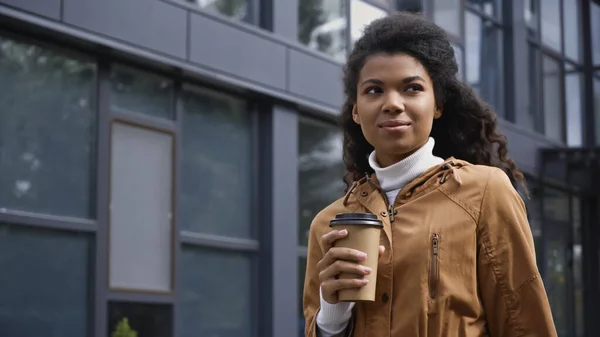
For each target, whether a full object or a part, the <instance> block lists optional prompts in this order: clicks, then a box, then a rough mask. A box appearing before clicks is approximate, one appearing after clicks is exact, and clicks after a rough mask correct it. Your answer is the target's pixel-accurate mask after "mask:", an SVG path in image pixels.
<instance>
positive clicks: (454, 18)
mask: <svg viewBox="0 0 600 337" xmlns="http://www.w3.org/2000/svg"><path fill="white" fill-rule="evenodd" d="M460 4H461V0H433V19H434V21H435V23H437V24H438V25H439V26H440V27H442V28H444V29H445V30H447V31H448V32H449V33H451V34H453V35H456V36H461V23H462V20H461V16H460V14H461V5H460Z"/></svg>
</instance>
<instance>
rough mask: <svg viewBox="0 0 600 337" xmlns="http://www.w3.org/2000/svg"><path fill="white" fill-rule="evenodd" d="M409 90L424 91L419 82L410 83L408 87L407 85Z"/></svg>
mask: <svg viewBox="0 0 600 337" xmlns="http://www.w3.org/2000/svg"><path fill="white" fill-rule="evenodd" d="M406 90H407V91H422V90H423V87H422V86H420V85H418V84H413V85H409V86H408V87H406Z"/></svg>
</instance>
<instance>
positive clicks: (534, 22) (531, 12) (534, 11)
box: [523, 0, 538, 35]
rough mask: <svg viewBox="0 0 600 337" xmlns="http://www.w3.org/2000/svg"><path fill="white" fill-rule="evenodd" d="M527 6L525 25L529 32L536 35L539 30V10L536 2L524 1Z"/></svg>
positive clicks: (533, 0) (534, 0)
mask: <svg viewBox="0 0 600 337" xmlns="http://www.w3.org/2000/svg"><path fill="white" fill-rule="evenodd" d="M523 4H524V5H525V23H526V24H527V28H528V32H529V34H530V35H534V34H535V32H536V31H537V30H538V8H537V1H536V0H523Z"/></svg>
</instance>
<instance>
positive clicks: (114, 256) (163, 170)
mask: <svg viewBox="0 0 600 337" xmlns="http://www.w3.org/2000/svg"><path fill="white" fill-rule="evenodd" d="M110 152H111V156H110V165H111V168H110V170H111V171H110V215H109V218H110V230H109V236H110V237H109V260H110V261H109V267H110V270H109V275H110V287H111V288H118V289H122V290H123V289H127V290H143V291H161V292H169V291H170V290H171V288H172V287H171V278H172V270H171V251H172V246H171V242H172V240H171V239H172V228H173V227H172V222H171V218H172V217H171V207H172V200H171V197H172V194H173V188H172V186H173V172H172V166H173V137H172V135H171V134H169V133H164V132H159V131H155V130H150V129H145V128H141V127H136V126H133V125H128V124H122V123H115V124H113V126H112V135H111V151H110ZM133 242H135V244H132V243H133ZM131 266H135V268H131Z"/></svg>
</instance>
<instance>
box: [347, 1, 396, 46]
mask: <svg viewBox="0 0 600 337" xmlns="http://www.w3.org/2000/svg"><path fill="white" fill-rule="evenodd" d="M386 15H387V11H385V10H383V9H381V8H379V7H375V6H373V5H370V4H368V3H366V2H364V1H361V0H352V2H351V5H350V32H351V33H350V38H351V39H352V45H353V46H354V43H355V42H356V40H358V39H359V38H360V37H361V36H362V31H363V29H364V27H365V26H366V25H368V24H369V23H371V22H372V21H374V20H376V19H379V18H381V17H384V16H386Z"/></svg>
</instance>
